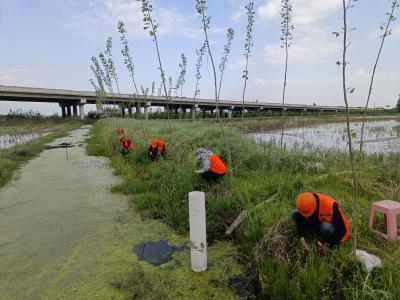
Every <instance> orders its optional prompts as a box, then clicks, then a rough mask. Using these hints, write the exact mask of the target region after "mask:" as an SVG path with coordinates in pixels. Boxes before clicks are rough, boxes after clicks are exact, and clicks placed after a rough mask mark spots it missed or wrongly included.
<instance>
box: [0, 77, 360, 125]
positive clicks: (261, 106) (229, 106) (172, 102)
mask: <svg viewBox="0 0 400 300" xmlns="http://www.w3.org/2000/svg"><path fill="white" fill-rule="evenodd" d="M0 101H23V102H41V103H59V105H60V107H61V111H62V116H64V117H65V116H72V114H73V115H74V116H77V114H78V110H77V108H78V107H79V115H80V117H81V118H83V116H84V105H85V104H96V93H95V92H89V91H74V90H61V89H45V88H30V87H18V86H3V85H0ZM104 103H105V104H117V105H119V106H120V107H121V109H122V112H123V114H125V109H128V112H129V113H132V107H136V109H137V110H139V109H141V108H144V115H145V117H146V118H147V116H148V108H149V107H150V106H156V107H169V109H174V110H176V111H178V110H185V111H186V109H191V111H192V115H193V116H195V112H196V110H202V111H213V110H215V109H216V104H215V100H213V99H201V98H200V99H196V100H195V101H194V100H193V99H192V98H186V97H183V98H179V97H171V98H170V99H169V101H167V100H166V99H165V97H158V96H143V95H138V96H136V97H134V96H133V95H132V94H121V95H120V94H111V93H107V94H106V99H105V101H104ZM218 106H219V109H221V110H227V111H228V116H230V117H231V116H232V112H233V111H241V110H242V102H241V101H234V100H220V101H219V103H218ZM71 108H72V112H71ZM244 109H245V111H268V110H270V111H279V110H282V104H281V103H269V102H259V101H253V102H251V101H245V103H244ZM285 109H286V110H288V111H320V112H321V111H331V112H339V111H344V110H345V108H344V106H314V105H304V104H285ZM350 110H360V108H350Z"/></svg>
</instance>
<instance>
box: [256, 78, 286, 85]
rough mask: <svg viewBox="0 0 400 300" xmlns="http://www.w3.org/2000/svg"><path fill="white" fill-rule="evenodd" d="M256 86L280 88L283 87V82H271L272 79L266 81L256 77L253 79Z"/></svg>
mask: <svg viewBox="0 0 400 300" xmlns="http://www.w3.org/2000/svg"><path fill="white" fill-rule="evenodd" d="M252 80H253V82H254V84H255V85H256V86H259V87H272V86H277V85H278V86H279V85H282V84H283V83H282V80H275V79H273V80H271V79H264V78H261V77H255V78H254V79H252Z"/></svg>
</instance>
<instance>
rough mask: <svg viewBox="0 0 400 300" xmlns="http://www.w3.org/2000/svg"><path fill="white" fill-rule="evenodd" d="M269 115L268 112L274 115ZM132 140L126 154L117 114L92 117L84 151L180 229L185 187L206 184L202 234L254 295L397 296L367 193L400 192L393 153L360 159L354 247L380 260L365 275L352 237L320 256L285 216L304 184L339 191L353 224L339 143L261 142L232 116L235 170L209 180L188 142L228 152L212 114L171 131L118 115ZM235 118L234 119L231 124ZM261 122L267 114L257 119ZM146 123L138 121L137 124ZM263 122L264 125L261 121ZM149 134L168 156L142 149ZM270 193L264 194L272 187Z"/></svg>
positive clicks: (394, 266)
mask: <svg viewBox="0 0 400 300" xmlns="http://www.w3.org/2000/svg"><path fill="white" fill-rule="evenodd" d="M272 122H274V121H272ZM118 123H119V124H118V125H119V126H120V127H124V128H125V129H126V131H127V134H128V135H129V136H131V137H132V138H133V140H134V142H135V144H136V146H137V148H136V150H135V152H134V153H133V154H131V157H130V158H129V159H124V158H122V157H121V155H120V154H119V145H118V143H117V141H116V138H115V136H114V132H113V130H114V126H115V122H110V121H108V120H102V121H99V122H98V123H97V124H96V125H95V128H94V131H93V133H94V134H93V136H92V138H91V139H90V140H89V142H88V143H89V144H88V148H87V149H88V152H89V153H90V154H92V155H104V156H108V157H110V158H111V161H112V165H113V167H114V169H115V172H116V173H117V174H119V175H121V176H122V177H123V179H124V182H123V183H122V184H120V185H117V186H114V187H113V190H114V191H115V192H121V193H124V194H127V195H130V202H131V204H132V205H134V206H135V207H136V208H138V209H140V210H141V211H142V212H143V214H145V215H147V216H149V217H153V218H156V219H160V220H162V221H163V222H165V223H167V224H168V225H170V226H171V227H173V228H174V229H176V230H177V231H178V232H181V233H186V234H187V232H188V228H189V226H188V203H187V202H188V201H187V194H188V193H189V192H190V191H193V190H201V191H204V192H205V193H206V200H207V201H206V209H207V234H208V241H209V243H213V242H215V241H216V240H222V239H232V240H233V242H234V243H235V244H236V245H237V246H238V248H239V250H240V253H241V255H240V258H239V259H240V260H241V261H242V262H243V263H244V264H246V265H247V266H248V270H249V274H248V276H249V277H251V278H252V280H253V282H254V285H255V290H256V291H257V293H259V294H256V295H253V296H255V297H264V298H272V299H282V298H287V299H342V298H347V299H376V298H388V299H396V298H400V278H399V277H398V276H397V274H398V272H399V270H400V247H399V244H398V243H394V244H390V243H387V242H385V241H384V240H382V239H380V238H378V237H376V236H375V235H374V234H373V233H371V232H370V231H369V230H368V229H367V227H368V226H367V220H368V215H369V207H370V204H371V203H372V202H373V201H377V200H381V199H393V200H397V201H400V195H399V194H400V193H399V189H400V187H399V182H400V170H399V165H400V155H393V156H390V157H383V156H380V155H374V156H369V157H366V158H365V159H364V160H363V170H364V171H363V172H362V174H361V175H360V186H359V189H360V194H361V200H360V202H361V203H360V218H359V220H357V222H359V225H360V226H359V232H358V241H359V244H358V248H360V249H364V250H367V251H368V252H371V253H374V254H376V255H378V256H380V257H381V258H382V260H383V264H384V266H383V268H381V269H376V270H374V271H373V272H372V273H371V274H370V275H367V273H366V272H365V271H364V270H363V268H362V266H361V265H360V264H359V263H358V262H357V261H356V260H355V258H354V257H353V256H352V255H351V250H352V249H351V242H347V243H346V244H344V245H343V246H342V247H340V248H339V249H335V250H333V251H331V252H330V253H329V254H328V255H320V254H319V253H318V251H317V249H312V251H311V253H309V254H307V253H305V252H304V251H303V250H302V249H301V248H300V246H299V243H298V240H297V237H296V233H295V226H294V224H293V222H292V221H291V220H290V213H291V211H292V210H293V209H294V207H295V206H294V198H295V196H296V195H297V194H298V193H299V192H302V191H318V192H321V193H325V194H328V195H331V196H333V197H335V198H336V199H338V200H339V202H340V205H341V207H342V208H343V210H344V212H345V214H346V215H347V216H348V218H349V219H350V222H351V223H354V222H355V221H356V220H351V218H350V216H351V211H352V209H351V208H352V187H351V173H350V172H349V170H350V166H349V164H348V162H347V159H346V156H345V155H344V154H342V153H338V152H327V151H314V152H312V153H307V154H304V153H300V152H293V151H281V150H280V149H278V148H276V147H275V146H273V145H259V144H256V143H255V142H253V141H252V140H250V139H248V138H245V137H243V136H242V135H240V133H239V132H238V130H236V129H234V127H235V125H234V123H230V126H231V127H232V128H231V129H228V132H227V134H228V138H229V142H230V144H231V151H232V161H233V166H232V167H233V176H232V178H230V177H229V176H226V177H225V178H223V179H222V180H221V181H220V182H219V183H217V184H209V183H207V182H204V181H203V180H202V179H201V178H200V177H199V176H198V175H196V174H194V170H195V169H196V162H195V160H194V153H195V150H196V149H197V148H198V147H200V146H204V147H206V148H208V149H212V150H213V151H214V152H215V153H217V154H219V155H220V156H221V157H222V158H224V159H225V161H226V157H227V151H226V149H225V147H224V145H225V144H224V141H223V138H222V136H221V133H220V130H219V129H218V127H217V125H216V124H214V123H213V122H208V123H206V122H201V121H200V122H173V123H172V124H173V125H172V133H171V134H170V133H169V132H168V126H166V122H165V121H147V122H140V121H133V120H119V121H118ZM238 124H240V123H236V126H238ZM265 124H266V126H267V120H266V121H265ZM144 126H145V128H144ZM273 126H274V125H273V123H271V127H272V128H273ZM268 129H269V128H268ZM152 137H158V138H162V139H164V140H165V141H166V146H167V156H166V158H165V159H161V160H160V161H158V162H156V163H152V162H151V161H150V160H149V159H147V158H146V152H147V151H146V150H147V147H148V144H149V143H150V140H151V138H152ZM273 195H275V197H274V198H273V200H272V201H268V202H266V203H264V201H266V200H267V199H270V197H271V196H273ZM244 209H246V210H247V211H248V214H247V218H246V220H245V221H244V222H243V223H242V224H241V225H240V226H239V227H238V229H237V230H236V231H235V232H234V233H233V234H232V235H231V236H225V233H224V232H225V230H226V228H227V227H228V226H229V225H230V224H231V222H232V221H233V220H234V219H235V217H236V216H237V215H238V214H239V213H240V212H241V211H242V210H244Z"/></svg>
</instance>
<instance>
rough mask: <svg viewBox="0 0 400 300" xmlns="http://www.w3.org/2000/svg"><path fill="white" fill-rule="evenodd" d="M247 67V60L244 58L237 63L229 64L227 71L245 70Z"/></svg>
mask: <svg viewBox="0 0 400 300" xmlns="http://www.w3.org/2000/svg"><path fill="white" fill-rule="evenodd" d="M245 67H246V59H245V58H244V57H242V58H239V59H237V60H235V61H232V62H231V61H230V62H228V65H227V69H228V70H244V68H245Z"/></svg>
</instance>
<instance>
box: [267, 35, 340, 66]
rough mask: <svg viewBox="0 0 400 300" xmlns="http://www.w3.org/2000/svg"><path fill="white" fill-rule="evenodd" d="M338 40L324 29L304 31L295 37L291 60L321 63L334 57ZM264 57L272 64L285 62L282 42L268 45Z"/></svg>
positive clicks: (290, 52)
mask: <svg viewBox="0 0 400 300" xmlns="http://www.w3.org/2000/svg"><path fill="white" fill-rule="evenodd" d="M337 43H338V42H337V41H334V40H331V39H329V37H327V36H326V34H325V33H324V31H323V30H321V29H316V30H313V31H309V32H307V33H304V34H303V35H302V36H301V37H299V38H298V39H295V40H294V42H293V44H292V45H291V46H290V48H289V61H290V63H291V64H299V63H320V62H324V61H327V60H329V59H333V55H334V54H335V53H336V52H337V49H339V48H338V45H337ZM263 58H264V60H265V61H266V62H267V63H270V64H283V63H284V59H285V51H283V49H282V48H281V47H280V43H275V44H272V45H267V46H265V48H264V51H263Z"/></svg>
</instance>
